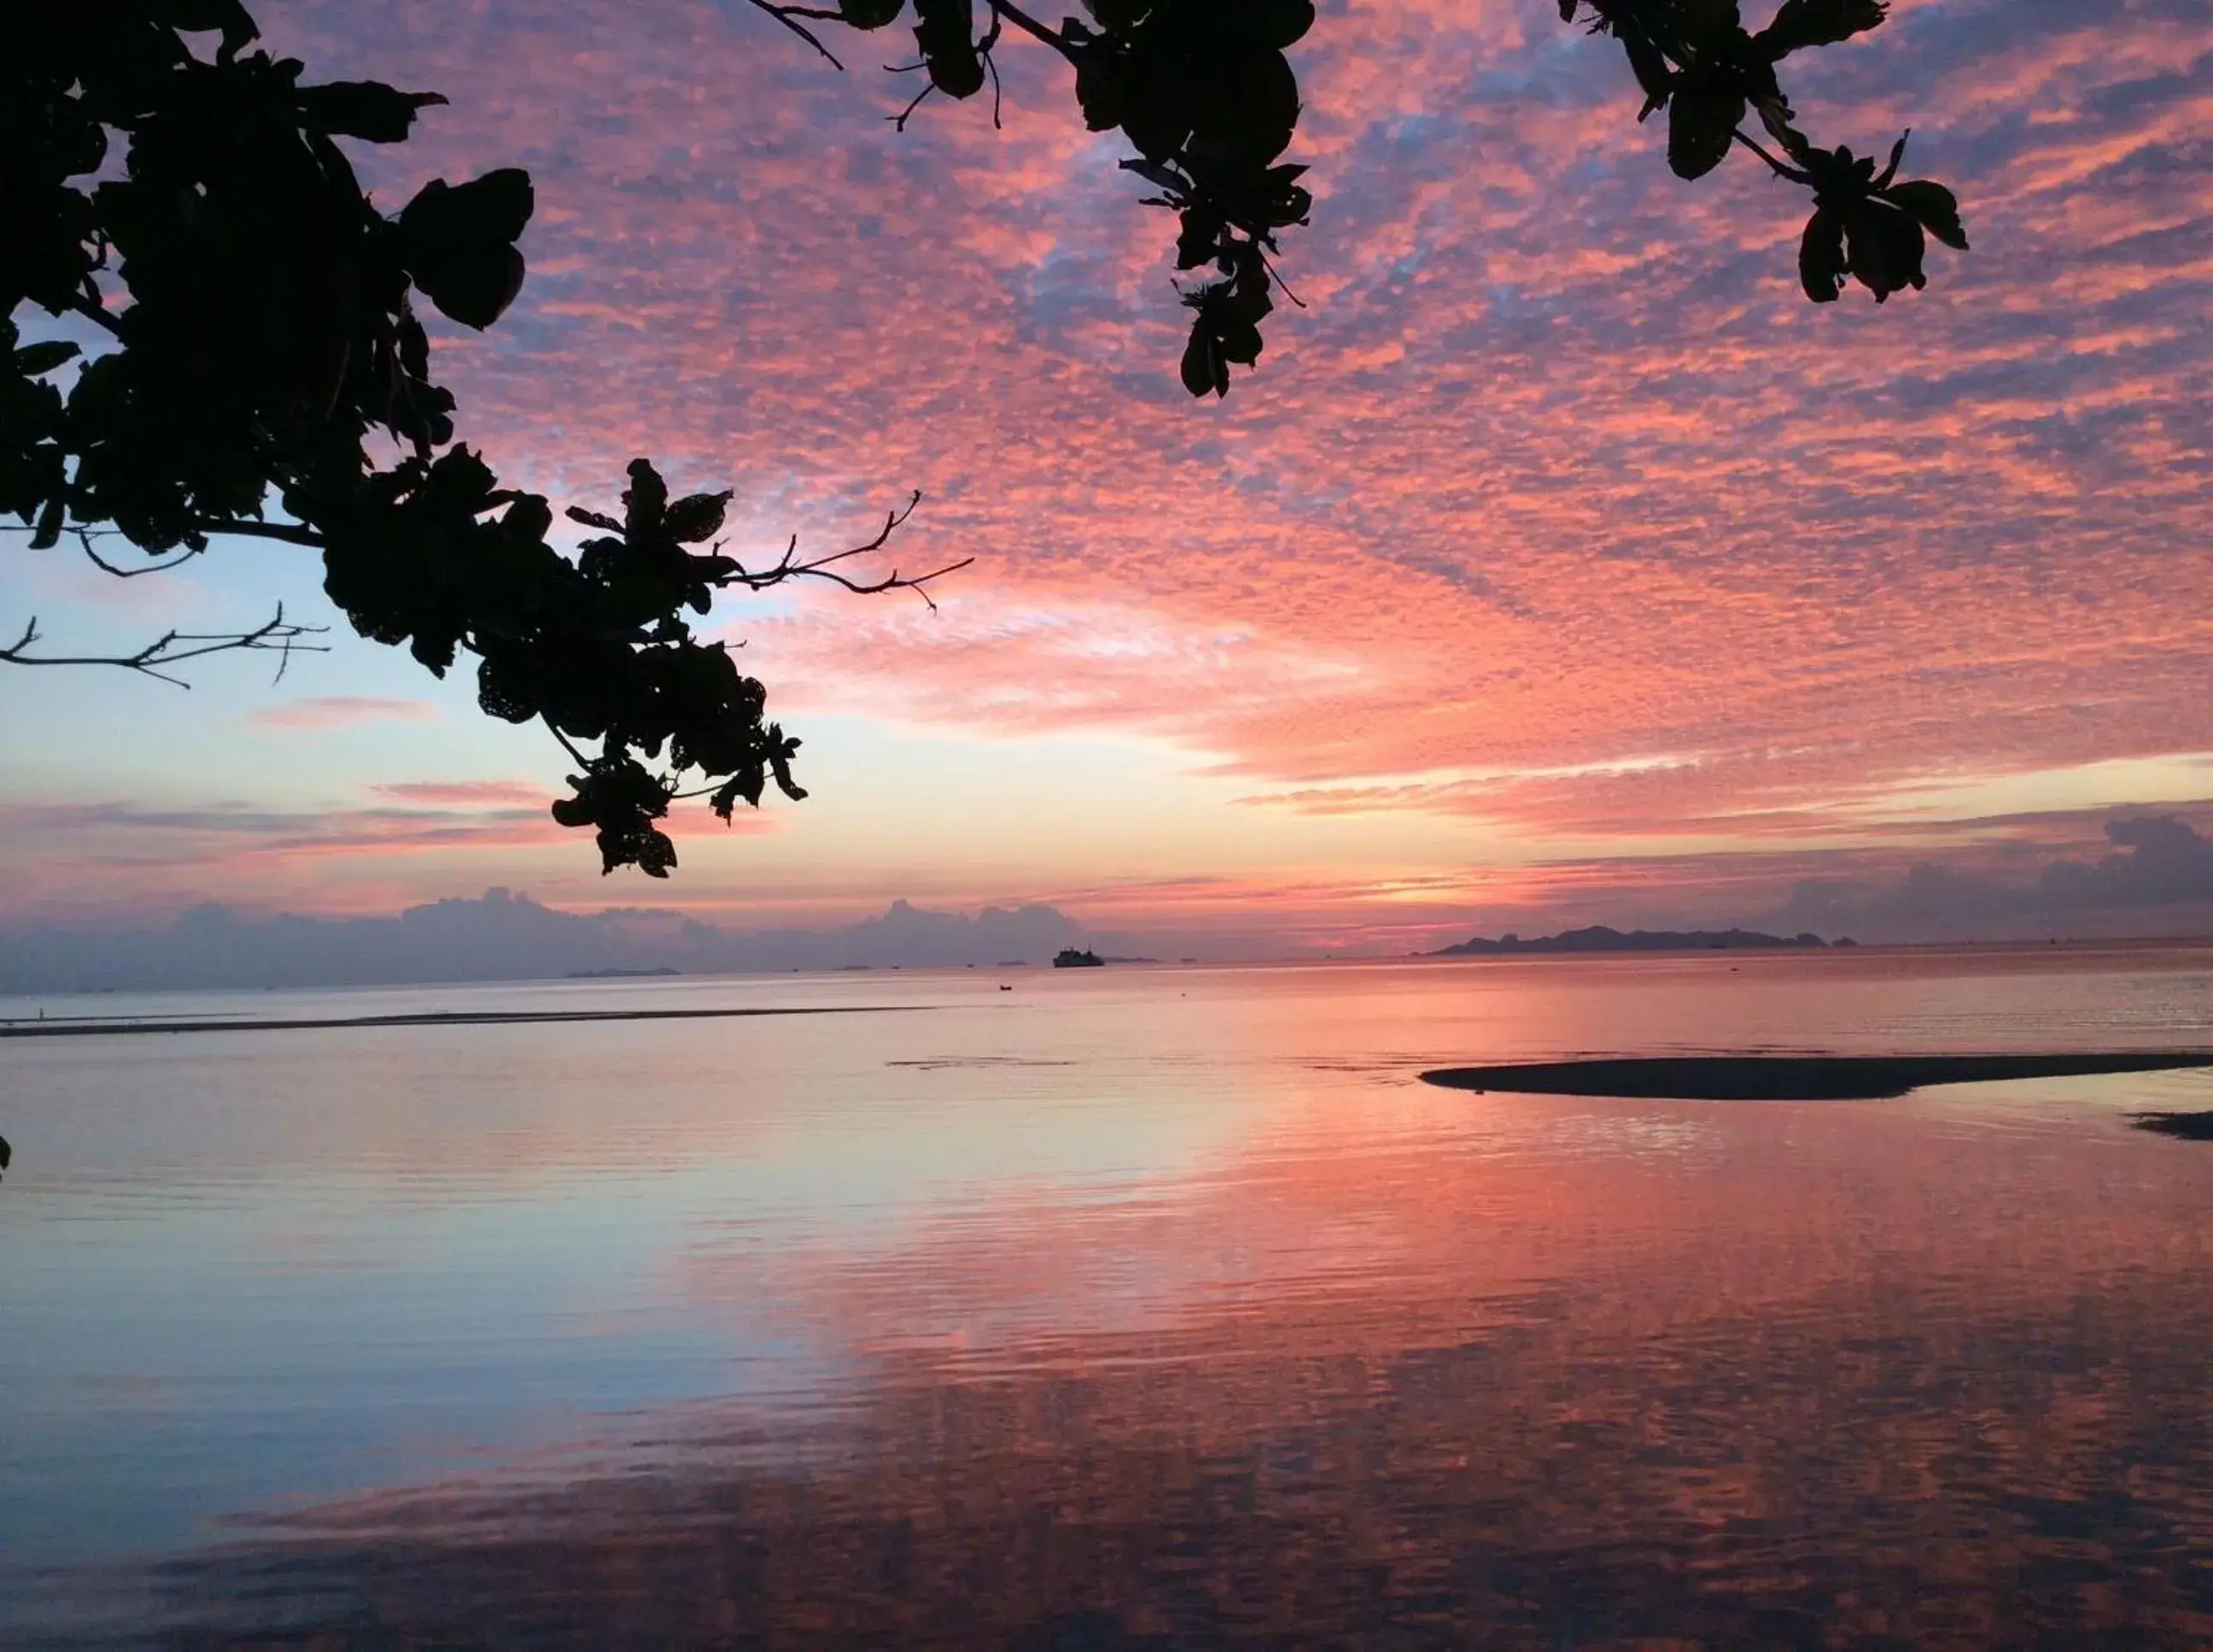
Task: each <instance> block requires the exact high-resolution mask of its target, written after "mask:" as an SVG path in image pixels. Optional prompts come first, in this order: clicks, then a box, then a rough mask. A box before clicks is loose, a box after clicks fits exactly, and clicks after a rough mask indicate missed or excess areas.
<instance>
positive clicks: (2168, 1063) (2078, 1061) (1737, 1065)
mask: <svg viewBox="0 0 2213 1652" xmlns="http://www.w3.org/2000/svg"><path fill="white" fill-rule="evenodd" d="M2188 1067H2213V1051H2208V1050H2106V1051H2088V1052H2079V1053H2074V1054H2066V1053H2051V1054H2037V1055H1955V1056H1751V1055H1734V1056H1636V1057H1619V1058H1610V1059H1602V1060H1588V1061H1544V1062H1527V1063H1521V1064H1514V1065H1508V1066H1493V1067H1439V1068H1433V1069H1431V1070H1430V1071H1427V1072H1424V1074H1422V1075H1421V1077H1422V1082H1424V1083H1427V1084H1436V1085H1439V1086H1442V1088H1447V1089H1458V1090H1473V1091H1476V1092H1478V1093H1480V1092H1483V1091H1485V1090H1499V1091H1503V1092H1506V1093H1509V1094H1519V1095H1578V1096H1612V1097H1619V1098H1622V1099H1625V1100H1651V1101H1881V1100H1893V1099H1894V1098H1896V1097H1898V1096H1901V1095H1904V1094H1906V1093H1907V1092H1908V1091H1910V1090H1917V1089H1920V1088H1924V1087H1926V1086H1929V1085H1935V1084H1978V1083H1990V1082H1998V1081H2006V1080H2014V1079H2024V1078H2076V1077H2085V1076H2091V1075H2094V1074H2099V1073H2144V1072H2166V1071H2172V1070H2178V1069H2181V1068H2188Z"/></svg>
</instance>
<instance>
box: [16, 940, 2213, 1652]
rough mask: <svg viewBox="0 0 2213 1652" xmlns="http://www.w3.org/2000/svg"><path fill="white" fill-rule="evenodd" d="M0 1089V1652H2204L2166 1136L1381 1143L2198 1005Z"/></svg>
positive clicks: (79, 1043)
mask: <svg viewBox="0 0 2213 1652" xmlns="http://www.w3.org/2000/svg"><path fill="white" fill-rule="evenodd" d="M722 1009H747V1010H773V1011H790V1010H804V1011H809V1012H827V1013H808V1014H781V1013H779V1014H764V1015H745V1016H733V1017H719V1016H695V1017H691V1018H679V1019H666V1018H664V1019H634V1020H630V1019H603V1020H592V1021H573V1020H571V1021H496V1020H484V1019H474V1020H449V1021H443V1022H440V1021H428V1022H425V1021H421V1020H413V1021H405V1020H403V1021H399V1022H397V1023H391V1022H387V1024H383V1025H324V1026H315V1027H301V1026H291V1025H271V1024H270V1023H275V1022H298V1021H322V1022H333V1021H334V1022H351V1021H363V1020H364V1019H365V1018H370V1017H395V1016H396V1017H403V1018H405V1017H423V1016H448V1017H453V1016H467V1017H479V1018H482V1017H489V1016H499V1015H533V1016H534V1015H570V1014H574V1013H576V1012H582V1011H613V1012H631V1011H665V1010H722ZM41 1016H43V1018H44V1020H43V1021H40V1017H41ZM69 1017H82V1018H90V1019H84V1020H77V1021H65V1020H64V1018H69ZM177 1022H186V1023H191V1024H192V1025H191V1027H189V1029H188V1030H184V1031H172V1032H144V1031H142V1032H136V1033H133V1032H129V1031H126V1030H122V1029H125V1028H128V1027H131V1026H133V1025H137V1026H142V1027H143V1026H144V1025H146V1024H149V1023H165V1024H174V1023H177ZM0 1023H5V1024H4V1025H0V1033H6V1032H9V1031H14V1030H20V1029H21V1028H22V1027H24V1026H25V1024H26V1023H29V1024H30V1025H31V1026H33V1027H39V1026H44V1027H57V1026H63V1025H67V1026H70V1027H73V1028H82V1029H85V1030H83V1031H82V1032H75V1033H71V1034H70V1035H68V1036H53V1035H50V1034H46V1033H40V1034H39V1035H36V1036H28V1037H5V1036H0V1134H4V1135H5V1137H7V1138H8V1139H9V1142H10V1143H12V1144H13V1147H14V1149H15V1159H14V1166H13V1168H12V1169H10V1170H9V1172H8V1173H7V1174H6V1177H5V1179H4V1180H0V1645H4V1646H6V1647H8V1648H9V1649H36V1648H46V1647H53V1648H63V1647H70V1648H75V1647H125V1646H131V1647H135V1646H149V1647H180V1648H183V1647H190V1648H210V1647H227V1646H252V1647H280V1646H281V1647H297V1648H308V1647H313V1648H354V1647H362V1648H370V1647H374V1648H401V1647H503V1648H536V1647H560V1648H570V1647H573V1648H594V1649H597V1648H630V1647H638V1648H645V1647H663V1646H667V1647H692V1646H698V1647H758V1648H785V1647H794V1648H797V1647H844V1646H852V1647H918V1648H939V1647H943V1648H996V1647H1007V1648H1020V1649H1037V1652H1046V1649H1137V1648H1145V1649H1171V1648H1210V1647H1231V1646H1240V1647H1241V1646H1270V1647H1316V1648H1320V1647H1359V1648H1389V1649H1413V1648H1433V1647H1434V1648H1448V1647H1450V1648H1458V1647H1485V1648H1490V1647H1497V1648H1522V1647H1527V1648H1542V1649H1552V1648H1565V1647H1578V1648H1647V1649H1662V1648H1667V1649H1686V1648H1709V1647H1711V1648H1723V1647H1761V1648H1765V1647H1783V1648H1795V1647H1806V1648H1815V1647H1819V1648H1905V1647H1947V1648H1949V1647H1959V1648H1987V1647H2034V1648H2060V1647H2083V1648H2099V1649H2117V1648H2131V1647H2147V1648H2151V1647H2156V1648H2174V1647H2206V1646H2213V1142H2208V1141H2198V1140H2190V1139H2180V1138H2178V1137H2175V1136H2173V1135H2166V1134H2160V1133H2156V1132H2154V1131H2149V1130H2146V1129H2144V1128H2141V1127H2140V1123H2141V1120H2140V1119H2139V1115H2142V1114H2146V1113H2195V1112H2204V1111H2207V1110H2209V1109H2213V1073H2209V1072H2207V1071H2205V1070H2173V1071H2166V1072H2149V1073H2138V1074H2107V1075H2102V1076H2090V1077H2078V1078H2068V1079H2037V1080H2033V1081H2027V1082H2010V1083H1972V1084H1959V1085H1950V1086H1945V1087H1942V1088H1930V1089H1924V1090H1920V1091H1917V1092H1914V1093H1912V1094H1908V1095H1905V1096H1903V1097H1900V1098H1898V1099H1895V1100H1873V1101H1867V1100H1861V1101H1818V1102H1805V1101H1798V1102H1784V1101H1757V1102H1754V1101H1727V1102H1716V1101H1655V1100H1612V1099H1607V1098H1604V1097H1597V1098H1591V1097H1557V1096H1545V1095H1534V1094H1497V1093H1472V1092H1469V1091H1466V1090H1457V1089H1449V1088H1438V1087H1436V1086H1433V1085H1430V1084H1427V1083H1424V1082H1422V1080H1421V1077H1420V1075H1421V1074H1422V1073H1423V1072H1424V1071H1425V1070H1430V1069H1434V1068H1439V1067H1447V1066H1454V1065H1466V1064H1477V1063H1485V1062H1509V1061H1537V1060H1545V1059H1552V1058H1571V1057H1581V1056H1594V1055H1663V1054H1680V1053H1698V1052H1723V1051H1726V1052H1745V1051H1751V1052H1843V1053H1870V1054H1882V1053H1896V1052H1978V1053H1979V1052H2011V1051H2065V1050H2086V1049H2094V1050H2135V1049H2144V1050H2161V1049H2196V1048H2207V1047H2213V948H2205V947H2198V948H2191V947H2171V946H2152V945H2132V946H2125V945H2115V946H2105V947H2069V946H2058V947H2039V948H1955V949H1942V948H1916V949H1896V950H1893V949H1884V948H1860V949H1857V950H1856V951H1841V950H1840V951H1830V952H1820V953H1814V952H1807V953H1800V952H1789V953H1761V954H1751V953H1741V954H1702V955H1670V956H1644V955H1638V956H1624V957H1613V958H1604V957H1600V958H1538V959H1527V960H1516V959H1507V960H1469V961H1465V962H1444V961H1422V962H1403V963H1356V964H1318V965H1311V966H1308V965H1284V966H1265V967H1228V966H1222V967H1214V966H1192V967H1174V966H1161V967H1150V966H1109V967H1107V968H1104V969H1098V970H1064V971H1056V970H1052V969H1050V968H1043V967H1035V966H1031V967H1011V966H1009V967H1002V968H996V969H961V970H948V971H917V970H905V971H891V970H877V971H868V972H840V973H838V974H834V975H790V976H783V977H775V978H759V977H755V978H735V977H733V978H656V979H649V980H592V981H573V982H547V983H535V984H500V985H481V986H479V985H469V986H440V987H424V988H409V989H404V990H399V989H395V990H384V989H378V990H351V991H276V992H239V993H219V994H214V993H211V994H204V995H192V996H184V995H168V996H163V997H151V996H148V997H130V996H125V995H109V994H101V995H88V996H75V997H52V998H44V999H39V1000H9V1001H4V1002H0Z"/></svg>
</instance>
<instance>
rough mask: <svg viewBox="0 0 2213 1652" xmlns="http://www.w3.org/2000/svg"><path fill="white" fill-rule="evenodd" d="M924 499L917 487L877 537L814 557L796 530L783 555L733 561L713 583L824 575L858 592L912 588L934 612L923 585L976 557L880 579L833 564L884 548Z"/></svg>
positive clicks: (765, 584) (764, 585) (763, 585)
mask: <svg viewBox="0 0 2213 1652" xmlns="http://www.w3.org/2000/svg"><path fill="white" fill-rule="evenodd" d="M920 503H922V490H921V489H920V488H917V489H916V490H915V491H913V492H912V493H911V494H910V495H909V496H908V497H907V502H906V503H905V505H904V506H902V507H901V508H900V509H897V510H891V511H887V512H885V513H884V525H883V526H882V527H880V528H878V529H877V530H876V535H875V538H874V539H870V540H869V541H868V543H867V544H865V545H849V546H846V547H845V548H844V550H842V551H832V552H830V554H829V555H827V556H825V557H813V558H806V559H803V560H802V558H801V557H800V555H799V536H798V535H797V534H796V533H795V534H793V535H792V536H791V539H790V542H789V544H787V545H786V546H784V547H783V556H781V557H779V558H777V560H776V561H775V562H773V563H771V564H769V565H768V566H767V567H765V568H753V569H748V568H746V567H744V566H742V565H741V564H737V563H736V562H735V561H733V562H732V564H731V568H730V571H729V573H727V574H724V575H722V576H720V577H719V578H717V579H716V580H715V581H714V583H715V585H716V587H717V588H726V587H729V586H732V585H740V586H743V587H744V588H746V589H747V590H749V591H765V590H767V589H768V588H770V587H771V586H772V585H781V584H782V583H783V582H784V581H786V580H788V579H821V580H827V581H828V582H830V583H832V585H838V586H842V587H843V588H844V589H846V590H848V591H850V592H852V593H853V594H856V595H857V596H875V595H876V594H879V593H881V592H884V591H912V592H914V593H915V594H917V595H918V596H919V597H921V598H922V600H923V601H924V602H925V603H927V604H928V605H929V606H930V609H931V611H932V612H933V613H934V612H936V607H937V604H936V602H935V601H933V600H931V598H930V593H929V591H928V590H927V589H925V587H926V586H928V585H929V584H930V582H931V581H933V580H937V579H942V578H943V577H944V576H946V575H948V574H953V573H958V572H959V571H960V570H961V569H963V568H966V567H967V566H968V565H969V564H971V563H972V562H974V561H975V560H976V558H973V557H963V558H960V561H958V562H949V563H947V564H945V565H944V566H943V567H942V568H933V569H932V570H930V572H928V573H926V574H902V573H900V572H899V570H898V569H896V568H894V569H893V570H891V572H890V573H888V574H887V575H885V576H883V577H882V578H881V579H854V578H853V577H851V576H850V575H846V574H842V573H838V572H837V571H835V570H834V569H833V567H832V564H836V563H840V562H844V560H845V559H846V558H849V557H865V556H867V555H868V554H869V552H872V551H881V550H882V549H883V548H884V546H887V545H888V544H890V543H891V537H892V535H893V534H894V533H898V532H899V529H900V528H901V527H905V525H906V520H907V518H908V517H910V516H911V515H914V512H915V507H917V506H918V505H919V504H920Z"/></svg>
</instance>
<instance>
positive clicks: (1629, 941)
mask: <svg viewBox="0 0 2213 1652" xmlns="http://www.w3.org/2000/svg"><path fill="white" fill-rule="evenodd" d="M1829 944H1830V943H1829V942H1826V941H1824V940H1822V939H1821V937H1820V936H1818V935H1812V934H1807V935H1793V936H1781V935H1764V934H1762V933H1761V932H1760V931H1759V930H1629V931H1627V932H1626V933H1625V932H1623V931H1622V930H1616V929H1610V928H1608V927H1607V926H1606V925H1605V924H1593V925H1591V926H1590V927H1589V928H1588V929H1583V930H1562V931H1561V932H1560V933H1559V934H1558V935H1539V936H1532V937H1530V938H1529V939H1528V940H1527V941H1525V940H1523V939H1522V938H1521V936H1518V935H1515V934H1514V933H1512V932H1511V931H1509V932H1508V933H1507V934H1505V935H1503V936H1499V937H1498V939H1497V940H1496V941H1493V940H1491V939H1490V938H1489V937H1488V936H1480V935H1478V936H1474V937H1473V938H1472V939H1470V940H1466V941H1463V942H1460V944H1459V945H1458V946H1454V947H1440V948H1437V950H1436V951H1435V952H1424V953H1417V954H1415V956H1416V957H1417V958H1489V957H1495V956H1497V955H1498V954H1502V953H1561V952H1577V953H1580V952H1754V951H1760V950H1769V949H1773V948H1816V947H1821V948H1826V947H1827V946H1828V945H1829ZM1836 944H1837V945H1838V946H1839V947H1853V946H1857V945H1858V944H1859V943H1858V942H1856V941H1854V940H1853V939H1852V938H1851V937H1850V936H1842V937H1840V938H1839V939H1838V941H1837V942H1836Z"/></svg>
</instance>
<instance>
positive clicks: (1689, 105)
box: [1667, 86, 1744, 178]
mask: <svg viewBox="0 0 2213 1652" xmlns="http://www.w3.org/2000/svg"><path fill="white" fill-rule="evenodd" d="M1742 119H1744V99H1743V98H1742V97H1741V96H1740V95H1738V94H1735V93H1734V92H1727V91H1713V90H1709V89H1707V88H1704V87H1698V88H1693V87H1690V86H1678V87H1677V88H1675V94H1674V97H1673V101H1671V102H1670V103H1669V104H1668V106H1667V165H1668V167H1669V168H1671V169H1672V170H1673V172H1674V174H1675V175H1676V176H1677V177H1678V178H1703V177H1704V176H1705V175H1706V174H1708V173H1710V172H1711V171H1712V170H1713V169H1714V168H1716V167H1717V166H1719V165H1721V163H1722V161H1723V160H1724V159H1726V158H1727V156H1728V151H1729V142H1730V139H1731V138H1732V137H1734V134H1735V132H1736V129H1737V123H1738V122H1740V121H1741V120H1742Z"/></svg>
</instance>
